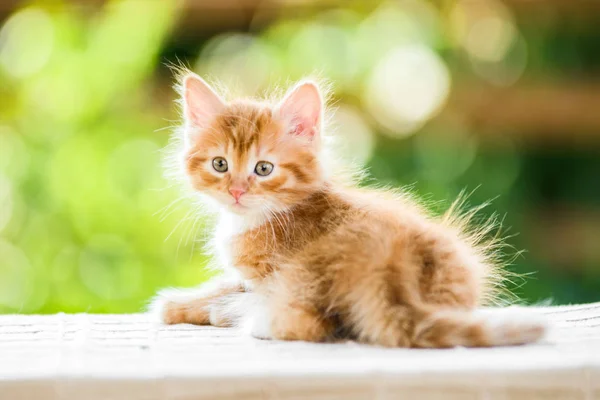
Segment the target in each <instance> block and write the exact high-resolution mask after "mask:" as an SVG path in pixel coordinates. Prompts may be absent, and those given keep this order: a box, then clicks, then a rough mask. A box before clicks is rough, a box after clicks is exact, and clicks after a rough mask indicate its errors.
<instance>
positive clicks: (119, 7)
mask: <svg viewBox="0 0 600 400" xmlns="http://www.w3.org/2000/svg"><path fill="white" fill-rule="evenodd" d="M489 3H490V4H492V5H494V4H496V3H498V2H493V1H490V2H489ZM181 4H183V3H181V2H178V1H166V0H165V1H136V0H125V1H112V2H107V3H106V5H104V6H102V8H101V9H100V10H96V12H95V13H91V14H89V13H85V9H78V8H76V7H74V6H69V5H67V4H65V3H62V2H52V3H51V4H50V5H45V3H39V4H37V5H36V3H34V5H32V6H29V7H27V8H23V9H19V10H16V11H15V13H14V14H12V15H11V16H10V17H9V18H8V19H7V20H6V21H4V25H3V26H2V28H1V30H0V82H1V84H0V312H25V313H34V312H35V313H51V312H58V311H65V312H81V311H90V312H135V311H138V310H140V309H141V308H142V307H143V305H144V304H145V302H146V301H147V300H148V299H149V298H150V297H151V296H152V295H153V294H154V293H155V291H156V290H157V289H158V288H160V287H165V286H191V285H195V284H198V283H200V282H202V281H203V280H205V279H207V277H208V276H209V272H208V271H207V269H206V264H207V262H208V260H207V259H206V257H205V256H204V255H203V254H202V252H201V251H200V250H199V248H200V247H201V246H202V228H203V226H204V223H205V221H203V220H201V219H198V218H197V217H196V215H195V214H194V213H193V207H192V206H191V205H190V204H188V203H186V201H185V200H180V195H181V194H180V193H179V192H178V189H177V188H176V187H173V185H172V182H169V181H167V180H165V179H164V178H163V177H162V173H163V172H162V167H161V151H160V149H161V148H163V147H164V146H165V145H166V143H167V140H168V131H166V130H164V128H166V127H168V126H169V125H171V124H172V122H170V121H172V120H173V119H176V118H177V116H176V113H175V107H174V106H173V104H172V101H171V100H172V94H173V92H171V91H170V90H169V89H168V88H167V85H166V83H165V80H164V72H165V68H164V66H163V63H164V62H177V60H176V59H175V57H172V56H170V57H168V59H164V58H163V55H164V54H170V55H172V54H173V53H174V50H173V49H172V48H169V45H168V44H167V42H168V39H169V38H171V34H172V32H171V30H172V29H173V26H174V23H175V22H176V21H177V16H178V13H179V12H180V9H179V7H180V6H181ZM398 4H400V2H390V3H385V2H383V3H381V4H380V3H379V2H369V3H366V2H352V4H346V5H345V6H344V7H340V8H337V9H332V10H328V11H324V12H321V11H318V10H316V9H314V10H313V9H312V8H310V7H307V8H303V12H302V13H301V15H287V14H286V13H285V12H283V13H282V14H281V15H280V17H279V18H278V19H276V20H275V21H273V22H272V23H270V24H269V25H268V26H266V27H265V28H264V29H262V30H261V31H260V32H259V33H258V34H251V33H240V32H236V33H232V32H222V33H219V34H217V35H215V36H213V37H210V38H208V40H206V41H202V42H200V41H199V42H198V43H194V45H193V48H189V49H186V51H188V52H189V54H191V53H195V52H196V51H200V54H199V57H198V59H197V62H196V63H195V64H194V65H193V68H194V69H196V70H197V71H198V72H200V73H202V74H203V75H208V76H213V77H216V78H218V79H220V80H221V81H223V82H224V83H225V84H228V85H229V86H230V87H232V88H234V89H235V90H234V91H237V92H239V93H240V94H251V95H252V94H260V93H262V92H263V91H264V90H266V89H267V88H268V87H270V86H272V85H273V84H274V83H282V82H285V81H286V80H288V79H297V78H300V77H302V76H305V75H307V74H314V73H316V74H317V75H320V76H323V77H325V78H327V79H329V80H331V81H332V82H333V89H334V95H335V96H334V101H335V105H336V106H337V107H338V108H339V110H338V112H337V113H336V114H335V116H334V118H333V120H334V125H336V126H337V132H338V134H339V136H341V141H340V149H341V150H342V153H343V155H344V156H345V157H348V158H350V159H353V160H354V161H356V162H358V163H361V164H364V165H365V166H367V167H368V168H369V170H370V172H371V174H372V175H373V176H374V177H375V178H376V179H377V180H378V181H380V182H383V183H385V184H392V185H412V186H413V187H414V189H415V191H416V192H417V193H419V194H421V195H423V196H426V198H428V199H430V200H432V201H434V202H435V201H440V200H443V199H446V200H448V201H450V200H451V199H452V198H454V197H455V196H456V195H457V194H458V193H459V192H460V191H461V190H462V189H464V188H467V189H474V188H476V187H479V189H478V190H476V191H475V192H474V194H473V196H472V197H471V201H472V203H473V204H477V203H481V202H484V201H486V200H489V199H490V198H495V197H498V196H499V198H498V199H497V200H496V201H495V202H494V203H493V205H492V206H491V207H490V212H492V211H493V210H496V211H498V212H499V213H500V214H501V215H502V214H504V213H506V214H507V218H506V221H505V222H506V225H508V226H511V227H513V229H512V231H510V232H509V233H514V232H523V235H521V236H518V237H515V238H511V239H510V240H509V243H510V244H512V245H514V246H515V247H517V248H526V249H527V248H530V247H531V246H532V245H534V244H535V243H538V242H539V238H538V237H537V236H536V230H535V229H534V228H535V225H536V221H535V218H534V217H533V218H532V217H531V215H532V214H531V210H532V209H534V208H535V207H536V206H537V205H539V204H540V203H541V202H543V200H544V196H545V195H544V179H547V178H546V177H545V175H543V173H542V171H545V170H547V169H546V168H547V167H548V168H550V167H552V166H554V167H556V165H558V164H557V163H556V162H554V161H553V160H552V159H550V160H545V161H544V160H541V162H540V163H538V162H537V161H536V159H535V152H532V151H531V150H527V149H525V148H522V147H520V146H519V144H518V143H517V142H515V141H514V140H512V139H510V137H511V136H509V135H496V136H494V139H491V140H483V139H482V135H477V134H476V133H477V132H474V130H473V128H472V127H470V126H469V125H468V124H466V123H464V121H463V120H462V119H461V116H460V115H456V116H455V118H453V119H451V120H448V119H445V120H444V122H443V123H441V122H439V121H438V122H435V120H434V122H432V121H431V120H432V118H433V117H434V116H435V115H436V114H437V113H438V112H439V110H440V109H441V107H442V106H444V105H445V104H446V102H447V100H448V93H449V91H451V90H452V87H453V86H452V85H454V84H455V83H456V82H455V81H456V80H459V79H460V78H461V77H464V76H469V74H475V75H477V76H478V77H479V78H480V79H484V80H487V81H489V82H491V83H492V84H500V85H510V84H512V83H514V81H515V80H516V79H518V78H519V76H520V74H521V73H522V72H523V69H524V62H525V61H524V58H523V54H524V53H523V51H524V50H523V49H524V48H525V47H524V46H525V44H524V43H525V42H526V38H524V37H523V36H522V35H521V34H520V33H519V32H518V31H517V30H516V28H515V27H514V20H513V18H512V17H511V16H510V14H509V13H508V12H507V11H506V10H505V9H504V8H503V7H502V6H501V5H499V4H500V3H498V4H496V5H495V6H494V7H496V8H493V7H492V8H490V10H492V11H489V10H488V11H486V12H488V13H491V14H490V15H492V16H493V17H494V18H496V20H493V21H492V22H493V24H491V25H489V26H487V27H488V30H487V31H486V30H485V29H484V30H483V31H481V35H483V36H485V34H486V32H487V34H490V35H491V36H490V37H491V39H494V40H496V42H493V40H491V41H488V40H478V39H479V36H477V35H476V36H474V37H473V36H470V37H466V36H464V35H463V36H461V35H462V33H461V32H463V31H464V29H463V30H461V29H462V28H461V27H458V28H457V27H456V26H454V25H453V24H455V23H456V20H457V19H456V18H455V17H456V15H459V16H460V17H461V18H462V19H458V20H459V21H462V22H464V21H466V22H465V23H469V18H470V17H469V16H470V14H469V13H468V10H462V9H460V7H459V6H457V7H458V8H457V9H456V10H446V9H440V10H438V9H436V8H435V7H433V6H432V5H431V3H428V2H424V1H419V0H415V1H408V2H402V6H399V5H398ZM457 4H459V3H457ZM482 4H483V3H482ZM490 7H491V6H490ZM461 13H462V14H461ZM494 13H496V14H494ZM463 14H464V15H463ZM483 15H487V14H485V13H484V14H483ZM453 21H454V22H453ZM498 21H500V23H501V24H500V25H498ZM462 22H461V23H462ZM488 22H489V21H488ZM494 24H496V25H494ZM502 24H503V25H502ZM472 25H473V26H471V28H472V27H475V26H476V27H477V29H480V28H481V27H482V25H481V24H480V25H476V24H475V23H473V24H472ZM453 26H454V27H453ZM498 26H500V28H498ZM490 27H491V28H490ZM459 28H460V29H459ZM484 28H485V26H484ZM492 28H494V29H496V28H497V30H496V31H494V30H493V29H492ZM251 30H252V29H251ZM490 32H491V33H490ZM498 32H500V33H498ZM507 32H508V33H507ZM499 34H506V35H509V36H506V37H504V38H503V37H502V36H501V35H500V36H498V35H499ZM494 35H495V36H494ZM510 35H512V36H510ZM483 36H482V37H483ZM527 40H529V42H528V43H530V46H533V45H535V46H536V48H539V49H549V48H551V46H550V45H549V44H547V43H545V42H543V40H542V39H540V38H539V37H534V39H532V40H530V39H527ZM490 43H492V44H490ZM494 43H495V44H494ZM172 45H173V44H172V43H171V46H172ZM492 45H493V46H496V47H493V46H492ZM490 46H492V47H490ZM558 47H559V50H560V49H562V48H563V47H564V46H562V45H561V46H558ZM545 51H546V52H547V53H549V50H545ZM557 51H558V50H557ZM542 53H543V51H542V50H540V51H537V52H536V51H530V54H531V56H530V64H531V65H532V66H533V68H534V71H542V70H543V68H542V67H541V66H543V65H546V63H547V60H546V59H544V55H543V54H542ZM574 158H575V159H574V160H571V161H569V165H577V163H578V162H580V161H581V160H580V158H581V157H579V156H578V155H577V154H576V155H575V156H574ZM597 165H598V164H597V162H595V161H591V162H590V168H591V169H590V170H591V171H596V170H595V169H594V168H596V167H597ZM561 168H562V167H561ZM561 168H558V170H557V171H556V172H557V173H556V174H555V175H553V176H556V177H558V178H557V181H560V182H562V183H563V185H564V188H563V191H562V192H561V193H583V194H582V196H583V197H585V196H587V198H592V197H594V196H595V194H596V193H595V192H594V190H595V189H593V188H589V187H588V185H586V183H585V182H583V181H581V182H580V181H578V180H576V179H574V180H573V179H571V178H572V177H573V176H575V175H577V172H576V171H570V172H569V173H566V172H564V170H562V169H561ZM561 172H562V175H561ZM590 176H592V175H590ZM594 176H595V175H594ZM569 184H570V186H569ZM584 192H585V193H584ZM596 200H597V199H596ZM596 200H594V201H592V203H593V205H595V206H597V201H596ZM434 204H435V203H434ZM445 204H448V203H445ZM443 207H444V206H443V204H440V205H439V208H443ZM483 217H485V216H483ZM590 232H592V231H590ZM593 235H594V233H589V234H588V235H587V236H585V237H586V238H587V239H588V240H591V239H593ZM590 238H591V239H590ZM592 247H593V246H592ZM537 248H538V249H539V246H538V247H537ZM590 248H591V247H590ZM592 250H593V249H592ZM592 250H590V254H593V251H592ZM594 254H595V253H594ZM590 257H591V258H588V259H586V260H588V261H585V260H584V262H587V263H588V264H589V260H592V259H593V257H592V256H590ZM549 264H552V265H551V266H552V267H554V268H548V267H549ZM588 264H586V265H588ZM589 265H591V264H589ZM558 267H560V262H559V261H556V262H555V261H554V260H548V259H547V258H545V257H543V256H542V255H541V254H539V253H538V254H529V255H527V256H526V258H519V259H517V260H516V264H515V266H513V267H511V268H513V269H514V270H515V271H516V272H518V273H530V272H533V271H537V270H540V271H541V272H540V273H539V274H538V275H535V276H534V277H533V279H528V280H529V281H530V282H529V283H528V284H527V285H526V286H524V287H523V288H521V289H517V291H518V292H519V294H521V295H523V296H524V297H525V298H526V299H528V300H533V301H537V300H540V299H544V298H549V297H553V296H554V297H555V299H556V300H557V301H558V302H576V301H583V300H594V298H593V297H594V293H595V292H596V291H597V288H598V287H599V286H600V283H599V282H598V277H599V276H600V275H598V274H597V270H595V269H594V268H591V267H590V268H583V269H581V271H583V272H581V274H584V275H581V276H579V275H576V274H573V275H568V276H566V275H565V274H563V273H561V272H557V271H559V268H558ZM582 282H585V284H584V283H582ZM518 284H519V282H517V283H516V285H518Z"/></svg>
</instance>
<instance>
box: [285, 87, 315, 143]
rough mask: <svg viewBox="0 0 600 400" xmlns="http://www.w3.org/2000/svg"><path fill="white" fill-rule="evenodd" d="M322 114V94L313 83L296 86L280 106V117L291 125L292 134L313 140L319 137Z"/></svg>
mask: <svg viewBox="0 0 600 400" xmlns="http://www.w3.org/2000/svg"><path fill="white" fill-rule="evenodd" d="M322 114H323V100H322V98H321V92H320V91H319V88H318V86H317V85H316V84H315V83H313V82H302V83H300V84H298V85H296V86H295V87H294V88H293V89H292V90H291V91H290V92H288V94H286V95H285V97H284V98H283V100H282V102H281V104H280V105H279V115H280V116H281V117H282V118H283V119H284V121H286V122H287V123H288V124H289V126H290V133H291V134H292V135H300V136H306V137H308V138H311V139H313V138H315V137H316V138H318V137H319V133H320V130H321V120H322V118H323V117H322Z"/></svg>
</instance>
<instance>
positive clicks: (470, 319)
mask: <svg viewBox="0 0 600 400" xmlns="http://www.w3.org/2000/svg"><path fill="white" fill-rule="evenodd" d="M546 332H547V324H546V322H545V321H544V320H543V318H542V317H541V316H540V315H539V314H536V313H534V312H532V311H531V310H527V309H525V308H522V307H508V308H497V309H493V308H490V309H481V310H477V311H473V312H469V311H455V310H444V311H437V312H434V313H430V314H427V315H425V316H424V317H423V318H422V319H420V320H419V322H417V323H416V324H415V329H414V334H413V341H412V342H413V346H414V347H425V348H440V347H455V346H464V347H491V346H512V345H521V344H526V343H532V342H536V341H538V340H540V339H542V338H543V337H544V336H545V334H546Z"/></svg>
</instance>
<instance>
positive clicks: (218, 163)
mask: <svg viewBox="0 0 600 400" xmlns="http://www.w3.org/2000/svg"><path fill="white" fill-rule="evenodd" d="M212 164H213V168H214V169H215V171H217V172H227V160H226V159H224V158H223V157H216V158H215V159H214V160H213V163H212Z"/></svg>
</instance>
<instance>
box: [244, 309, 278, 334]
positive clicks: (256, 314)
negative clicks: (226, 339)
mask: <svg viewBox="0 0 600 400" xmlns="http://www.w3.org/2000/svg"><path fill="white" fill-rule="evenodd" d="M271 326H272V320H271V315H270V313H269V310H268V309H267V308H266V307H256V308H254V309H253V310H252V312H251V313H250V315H248V316H247V317H246V318H244V320H243V322H242V330H243V332H244V333H245V334H246V335H249V336H252V337H254V338H257V339H273V330H272V327H271Z"/></svg>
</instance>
